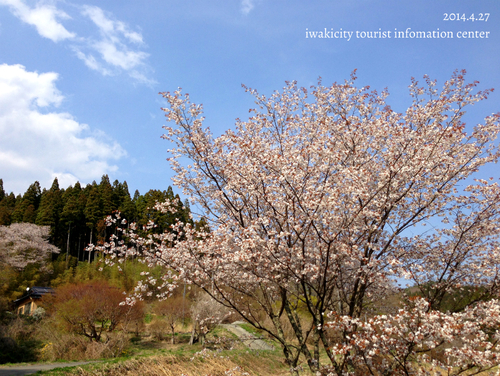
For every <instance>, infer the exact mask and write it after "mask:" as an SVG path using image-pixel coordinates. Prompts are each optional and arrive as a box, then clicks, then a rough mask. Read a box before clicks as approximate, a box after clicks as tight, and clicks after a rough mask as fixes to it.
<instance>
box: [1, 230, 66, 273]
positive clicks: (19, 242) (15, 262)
mask: <svg viewBox="0 0 500 376" xmlns="http://www.w3.org/2000/svg"><path fill="white" fill-rule="evenodd" d="M49 231H50V228H49V226H37V225H35V224H34V223H13V224H11V225H10V226H0V263H5V264H7V265H9V266H11V267H13V268H15V269H18V270H22V269H24V268H25V267H26V266H27V265H28V264H40V265H41V266H44V265H45V264H46V263H47V262H49V261H51V255H52V254H53V253H59V252H60V250H59V248H57V247H56V246H54V245H52V244H49V242H48V238H49Z"/></svg>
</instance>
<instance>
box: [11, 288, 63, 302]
mask: <svg viewBox="0 0 500 376" xmlns="http://www.w3.org/2000/svg"><path fill="white" fill-rule="evenodd" d="M53 293H54V290H53V289H52V288H51V287H40V286H33V287H31V288H28V290H27V291H26V294H25V295H23V296H22V297H20V298H19V299H17V300H14V303H19V302H21V301H22V300H25V299H27V298H32V299H40V298H41V297H42V296H44V295H47V294H53Z"/></svg>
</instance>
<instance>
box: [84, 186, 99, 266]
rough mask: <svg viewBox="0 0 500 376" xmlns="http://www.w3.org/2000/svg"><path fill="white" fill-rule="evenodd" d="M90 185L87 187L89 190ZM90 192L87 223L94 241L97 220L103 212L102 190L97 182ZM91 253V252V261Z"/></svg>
mask: <svg viewBox="0 0 500 376" xmlns="http://www.w3.org/2000/svg"><path fill="white" fill-rule="evenodd" d="M87 188H88V186H87V187H85V189H86V190H87ZM89 191H90V193H89V195H88V197H87V203H86V205H85V210H84V214H85V224H86V225H87V227H88V228H89V229H90V238H89V243H93V242H94V239H93V231H94V229H95V228H96V225H97V222H98V221H99V220H100V219H102V217H103V213H102V210H101V205H100V197H99V196H100V192H99V187H98V186H97V184H95V182H94V184H93V185H92V186H91V187H90V189H89ZM90 257H91V255H90V254H89V262H90Z"/></svg>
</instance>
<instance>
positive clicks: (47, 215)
mask: <svg viewBox="0 0 500 376" xmlns="http://www.w3.org/2000/svg"><path fill="white" fill-rule="evenodd" d="M63 206H64V205H63V202H62V194H61V190H60V189H59V181H58V180H57V178H55V179H54V181H53V183H52V186H51V187H50V189H49V190H48V191H47V190H44V191H43V193H42V197H41V200H40V207H39V208H38V212H37V217H36V224H37V225H40V226H50V241H51V242H52V244H57V243H59V241H60V240H61V239H59V235H60V233H61V231H60V230H61V229H60V227H59V219H60V216H61V212H62V209H63ZM57 245H59V244H57Z"/></svg>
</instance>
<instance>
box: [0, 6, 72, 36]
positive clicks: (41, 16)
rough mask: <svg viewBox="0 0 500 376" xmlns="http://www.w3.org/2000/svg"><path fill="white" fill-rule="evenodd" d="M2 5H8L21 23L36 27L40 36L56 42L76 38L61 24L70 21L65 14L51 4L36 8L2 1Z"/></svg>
mask: <svg viewBox="0 0 500 376" xmlns="http://www.w3.org/2000/svg"><path fill="white" fill-rule="evenodd" d="M0 5H6V6H8V7H9V8H10V11H11V12H12V14H14V15H15V16H16V17H17V18H19V19H20V20H21V21H23V22H25V23H27V24H29V25H33V26H35V27H36V29H37V31H38V34H40V35H41V36H42V37H44V38H48V39H50V40H52V41H54V42H59V41H61V40H65V39H72V38H75V36H76V35H75V34H74V33H72V32H69V31H68V30H66V28H65V27H64V26H63V25H62V24H61V23H60V22H59V21H60V20H64V19H70V18H71V17H69V16H68V15H67V14H66V13H65V12H63V11H61V10H60V9H57V8H56V7H55V6H53V5H51V4H46V3H41V2H38V3H37V4H36V6H35V7H34V8H32V7H30V6H28V5H26V4H25V3H24V1H23V0H0Z"/></svg>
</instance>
